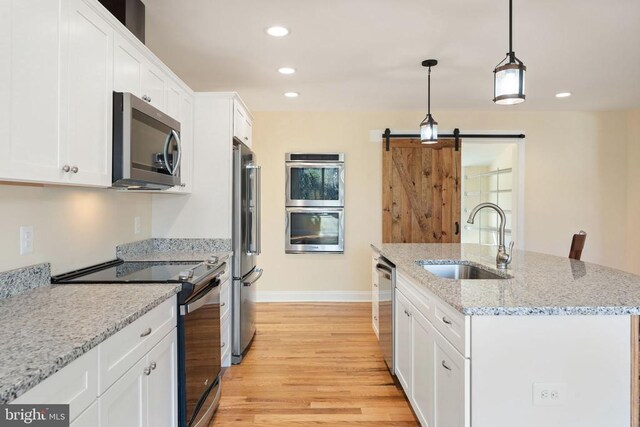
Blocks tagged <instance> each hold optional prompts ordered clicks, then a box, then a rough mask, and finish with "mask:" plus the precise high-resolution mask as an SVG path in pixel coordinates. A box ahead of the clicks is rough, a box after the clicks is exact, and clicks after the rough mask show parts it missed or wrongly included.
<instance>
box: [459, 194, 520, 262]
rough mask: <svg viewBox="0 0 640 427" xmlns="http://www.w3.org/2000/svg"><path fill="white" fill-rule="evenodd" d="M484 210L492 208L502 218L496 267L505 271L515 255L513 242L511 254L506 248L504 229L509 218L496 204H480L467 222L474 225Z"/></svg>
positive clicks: (472, 211) (499, 227)
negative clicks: (478, 215)
mask: <svg viewBox="0 0 640 427" xmlns="http://www.w3.org/2000/svg"><path fill="white" fill-rule="evenodd" d="M484 208H490V209H493V210H495V211H496V212H497V213H498V216H499V217H500V225H499V226H498V254H497V255H496V266H497V267H498V268H499V269H505V268H507V266H508V265H509V264H510V263H511V256H512V255H513V241H511V245H510V248H509V249H510V252H511V253H509V254H507V250H506V248H505V246H504V229H505V226H506V223H507V216H506V215H505V214H504V211H503V210H502V208H501V207H500V206H498V205H496V204H495V203H489V202H486V203H480V204H479V205H478V206H476V207H475V208H473V210H471V213H470V214H469V219H468V220H467V222H468V223H469V224H473V223H474V221H475V218H476V215H477V214H478V212H480V211H481V210H482V209H484Z"/></svg>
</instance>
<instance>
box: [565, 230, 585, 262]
mask: <svg viewBox="0 0 640 427" xmlns="http://www.w3.org/2000/svg"><path fill="white" fill-rule="evenodd" d="M586 240H587V233H585V232H584V231H582V230H580V232H579V233H578V234H574V235H573V239H571V249H570V250H569V258H571V259H576V260H580V257H581V256H582V250H583V249H584V242H585V241H586Z"/></svg>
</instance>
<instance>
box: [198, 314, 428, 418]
mask: <svg viewBox="0 0 640 427" xmlns="http://www.w3.org/2000/svg"><path fill="white" fill-rule="evenodd" d="M257 307H258V308H257V314H256V323H257V332H256V337H255V339H254V341H253V344H252V347H251V350H250V351H249V353H248V355H247V357H246V358H245V359H244V360H243V362H242V364H241V365H237V366H232V367H230V368H228V369H227V370H226V372H225V374H224V377H223V379H222V398H221V400H220V407H219V408H218V411H217V412H216V415H215V417H214V419H213V421H212V422H211V424H210V427H225V426H250V425H259V426H263V427H267V426H316V425H317V426H325V427H326V426H418V425H419V423H418V421H417V420H416V418H415V415H414V414H413V412H412V411H411V407H410V406H409V403H408V402H407V400H406V398H405V396H404V393H403V392H402V389H401V388H400V386H398V385H396V384H395V383H394V381H393V378H392V377H391V375H390V374H389V372H388V370H387V367H386V365H385V363H384V359H383V358H382V354H381V353H380V350H379V348H378V341H377V339H376V336H375V334H374V333H373V331H372V330H371V304H370V303H287V304H284V303H260V304H258V305H257Z"/></svg>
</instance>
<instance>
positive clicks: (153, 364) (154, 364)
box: [150, 362, 157, 371]
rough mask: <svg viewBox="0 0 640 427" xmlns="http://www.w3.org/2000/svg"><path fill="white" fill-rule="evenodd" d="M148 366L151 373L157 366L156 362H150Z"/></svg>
mask: <svg viewBox="0 0 640 427" xmlns="http://www.w3.org/2000/svg"><path fill="white" fill-rule="evenodd" d="M150 366H151V370H152V371H153V370H155V369H156V366H157V365H156V362H151V365H150Z"/></svg>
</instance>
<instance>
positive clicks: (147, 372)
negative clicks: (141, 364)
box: [142, 367, 151, 376]
mask: <svg viewBox="0 0 640 427" xmlns="http://www.w3.org/2000/svg"><path fill="white" fill-rule="evenodd" d="M142 372H144V374H145V375H147V376H148V375H151V368H149V367H146V368H144V371H142Z"/></svg>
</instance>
